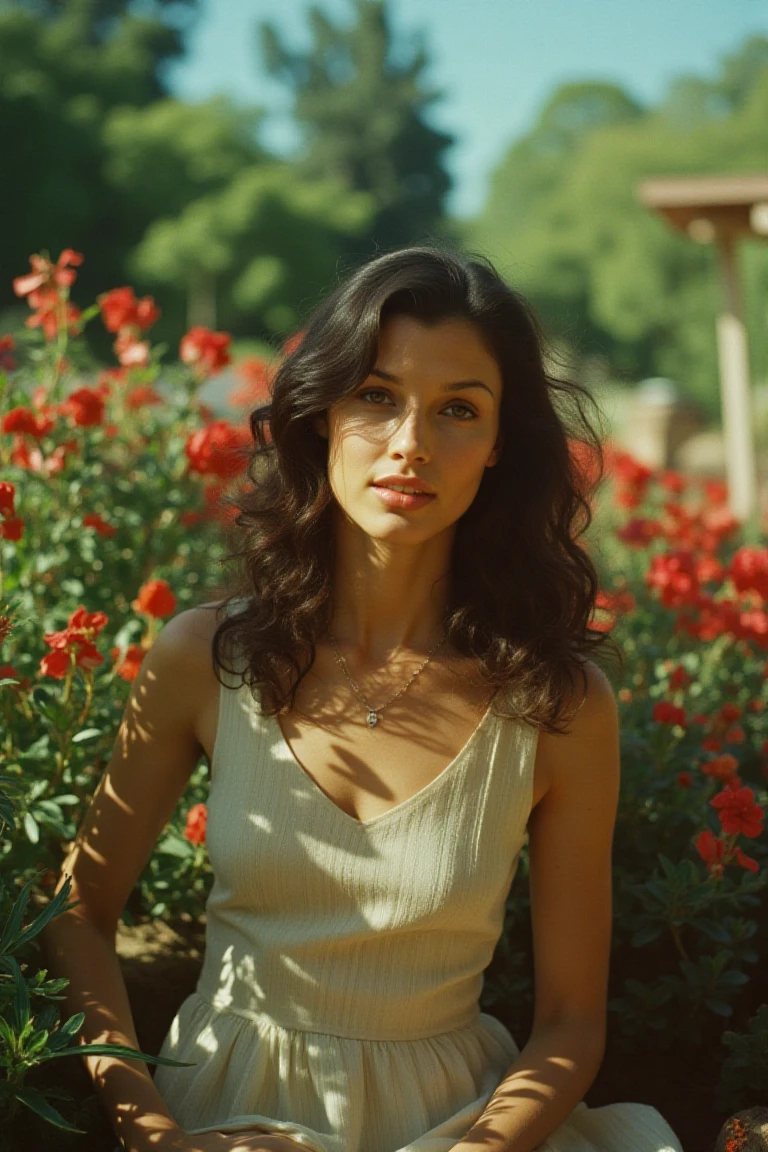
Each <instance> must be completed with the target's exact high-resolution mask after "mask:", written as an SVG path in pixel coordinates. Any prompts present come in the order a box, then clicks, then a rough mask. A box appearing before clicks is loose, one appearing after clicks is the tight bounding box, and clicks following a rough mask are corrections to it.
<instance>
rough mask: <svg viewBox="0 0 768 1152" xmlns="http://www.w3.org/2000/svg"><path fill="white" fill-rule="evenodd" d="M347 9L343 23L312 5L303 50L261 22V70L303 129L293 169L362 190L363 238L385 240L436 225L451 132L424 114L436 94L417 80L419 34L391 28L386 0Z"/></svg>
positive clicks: (362, 1)
mask: <svg viewBox="0 0 768 1152" xmlns="http://www.w3.org/2000/svg"><path fill="white" fill-rule="evenodd" d="M353 8H354V21H353V23H352V24H351V26H349V27H348V28H347V27H338V26H337V25H335V24H334V23H332V21H331V20H329V18H328V16H327V15H326V14H325V13H324V12H323V11H322V9H321V8H320V7H318V6H312V7H311V8H310V9H309V14H308V20H309V24H310V29H311V35H312V44H311V46H310V48H309V49H308V50H307V51H306V52H299V51H296V50H294V49H292V48H290V47H287V46H286V45H285V44H284V43H283V41H282V40H281V38H280V36H279V34H278V32H277V30H276V29H275V27H274V25H272V24H270V23H263V24H262V25H261V26H260V29H259V36H260V42H261V51H262V55H263V59H264V63H265V66H266V68H267V70H268V71H269V73H270V74H271V75H272V76H274V77H275V78H277V79H279V80H282V81H283V82H284V83H285V84H286V85H287V86H288V87H289V89H290V90H291V92H292V95H293V102H294V103H293V115H294V118H295V119H296V121H297V123H298V124H299V126H300V127H301V129H302V130H303V135H304V148H303V150H302V153H301V154H300V156H299V157H298V159H297V162H296V163H297V170H298V172H299V173H300V174H301V175H302V176H304V177H306V178H307V179H317V178H321V179H326V178H330V179H335V180H341V181H343V183H344V184H345V185H346V186H347V187H348V188H350V189H351V190H353V191H356V192H364V193H367V194H369V195H370V196H371V197H372V198H373V203H374V205H375V215H374V218H373V220H372V222H371V224H370V227H369V229H368V230H367V233H366V241H367V244H368V247H369V249H370V248H372V246H373V245H376V246H378V247H380V248H390V247H394V246H397V245H401V244H406V243H412V242H415V241H418V240H421V239H425V238H426V237H427V236H428V235H431V234H433V233H435V232H437V231H439V230H440V228H441V225H442V224H443V220H444V209H445V197H446V195H447V193H448V192H449V190H450V179H449V176H448V173H447V171H446V169H445V153H446V151H447V150H448V149H449V148H450V147H451V145H452V144H453V143H454V139H455V138H454V137H453V136H452V135H449V134H448V133H445V132H441V131H439V130H438V129H437V128H435V127H434V126H432V125H431V124H430V123H429V119H428V112H429V109H430V107H431V106H432V105H433V104H434V103H435V101H437V100H438V99H439V98H440V93H439V92H437V91H435V90H433V89H431V88H429V87H427V86H426V84H425V80H424V72H425V69H426V67H427V65H428V62H429V57H428V53H427V49H426V46H425V44H424V42H423V37H417V38H416V41H415V42H414V43H412V44H409V45H408V44H406V43H404V42H402V41H401V40H400V39H398V38H397V37H395V35H394V33H393V29H392V18H391V15H390V7H389V3H388V0H353Z"/></svg>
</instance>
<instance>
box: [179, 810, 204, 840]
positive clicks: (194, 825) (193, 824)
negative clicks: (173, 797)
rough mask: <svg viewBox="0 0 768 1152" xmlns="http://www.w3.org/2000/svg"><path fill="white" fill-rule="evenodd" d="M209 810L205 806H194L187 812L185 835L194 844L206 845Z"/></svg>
mask: <svg viewBox="0 0 768 1152" xmlns="http://www.w3.org/2000/svg"><path fill="white" fill-rule="evenodd" d="M207 824H208V810H207V809H206V807H205V804H193V805H192V807H191V808H190V809H189V811H188V812H187V826H186V828H185V829H184V835H185V836H186V838H187V840H189V841H191V843H192V844H205V833H206V826H207Z"/></svg>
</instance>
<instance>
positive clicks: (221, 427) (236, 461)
mask: <svg viewBox="0 0 768 1152" xmlns="http://www.w3.org/2000/svg"><path fill="white" fill-rule="evenodd" d="M251 442H252V438H251V434H250V432H249V431H248V429H245V428H235V427H234V425H232V424H229V423H228V422H227V421H226V420H213V421H212V422H211V423H210V424H206V426H205V428H200V429H199V430H198V431H197V432H193V433H192V435H191V436H190V437H189V439H188V440H187V443H186V445H185V447H184V451H185V452H186V454H187V459H188V460H189V471H190V472H198V473H200V474H201V475H207V474H210V475H213V476H218V477H219V478H220V479H222V480H227V479H229V478H230V477H232V476H236V475H238V474H239V473H241V472H243V471H244V469H245V468H246V467H247V460H246V459H245V457H244V455H243V454H242V452H241V449H243V448H245V447H246V446H247V445H249V444H250V443H251Z"/></svg>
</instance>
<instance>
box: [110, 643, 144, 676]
mask: <svg viewBox="0 0 768 1152" xmlns="http://www.w3.org/2000/svg"><path fill="white" fill-rule="evenodd" d="M146 654H147V649H146V648H141V647H140V646H139V645H138V644H129V645H128V648H127V650H126V653H125V656H124V657H123V661H122V663H121V664H120V665H119V666H118V668H116V669H115V671H116V672H117V675H118V676H120V677H121V678H122V679H123V680H135V679H136V677H137V676H138V674H139V669H140V668H141V664H142V661H143V660H144V657H145V656H146ZM110 655H111V656H112V659H113V660H116V659H117V658H118V656H119V655H120V649H119V648H113V649H112V651H111V653H110Z"/></svg>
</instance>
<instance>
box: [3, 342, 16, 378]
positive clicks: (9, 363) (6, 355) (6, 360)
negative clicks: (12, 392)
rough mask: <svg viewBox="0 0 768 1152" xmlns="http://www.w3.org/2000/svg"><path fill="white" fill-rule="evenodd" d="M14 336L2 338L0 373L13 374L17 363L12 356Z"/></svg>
mask: <svg viewBox="0 0 768 1152" xmlns="http://www.w3.org/2000/svg"><path fill="white" fill-rule="evenodd" d="M13 346H14V343H13V336H0V372H13V370H14V369H15V367H16V361H15V360H14V358H13V356H11V349H12V348H13Z"/></svg>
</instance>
